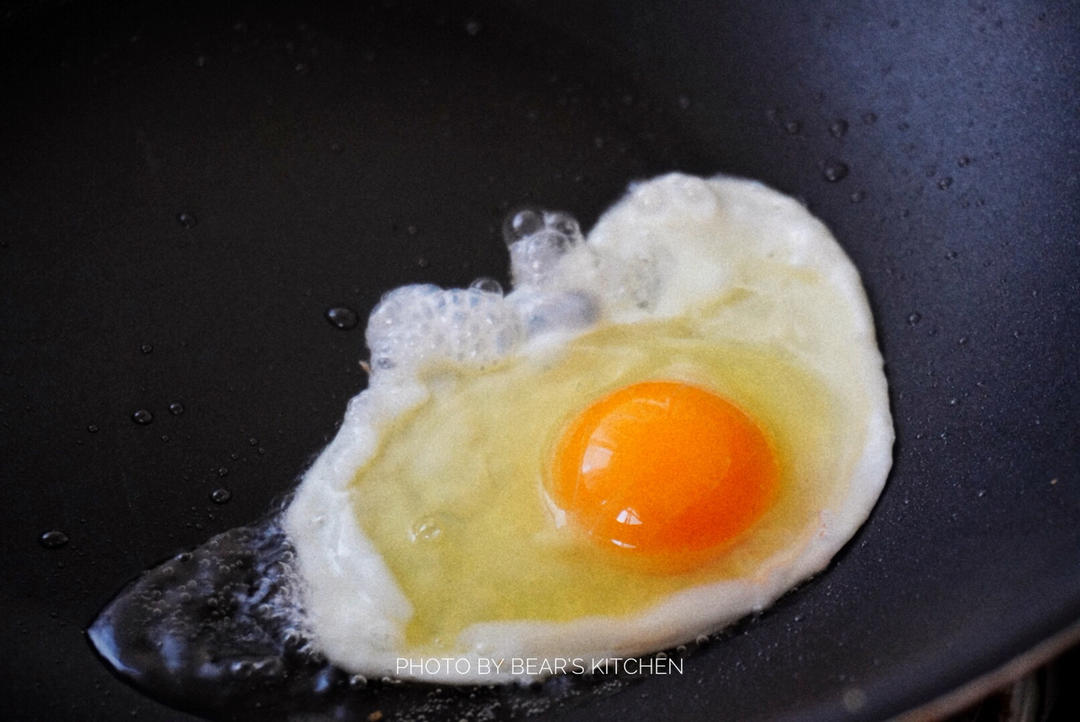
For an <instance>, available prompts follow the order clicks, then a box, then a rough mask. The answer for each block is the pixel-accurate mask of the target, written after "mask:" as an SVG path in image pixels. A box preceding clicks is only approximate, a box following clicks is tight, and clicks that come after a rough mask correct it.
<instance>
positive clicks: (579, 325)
mask: <svg viewBox="0 0 1080 722" xmlns="http://www.w3.org/2000/svg"><path fill="white" fill-rule="evenodd" d="M509 240H510V241H511V244H510V247H509V250H510V260H511V276H512V279H513V289H512V290H511V291H510V292H509V293H505V294H504V293H503V292H502V290H501V289H500V288H499V287H498V285H497V284H495V283H493V282H490V281H480V282H477V283H474V284H473V286H472V287H470V288H468V289H449V290H444V289H440V288H437V287H435V286H430V285H416V286H406V287H403V288H400V289H397V290H395V291H392V292H390V293H388V294H387V295H385V296H384V297H383V299H382V301H381V302H380V303H379V305H378V306H377V307H376V308H375V310H374V311H373V312H372V315H371V318H370V319H369V322H368V327H367V342H368V346H369V348H370V351H371V359H370V367H371V376H370V380H369V384H368V388H367V389H365V390H364V391H363V392H361V393H360V394H359V395H358V396H356V397H355V398H353V399H352V400H351V401H350V403H349V405H348V410H347V412H346V415H345V419H344V422H343V424H342V427H341V429H340V430H339V432H338V434H337V436H336V437H335V438H334V440H333V441H332V442H331V443H330V445H329V446H328V447H327V448H326V449H325V451H324V452H323V453H322V454H321V455H320V456H319V458H318V459H317V460H316V461H315V463H314V464H313V465H312V467H311V468H310V470H308V472H307V473H306V474H305V475H304V478H303V480H302V483H301V485H300V487H299V488H298V490H297V492H296V494H295V496H294V498H293V500H292V502H291V505H290V507H289V508H288V510H287V512H286V515H285V528H286V531H287V533H288V535H289V537H290V539H291V540H292V542H293V545H294V546H295V549H296V554H297V564H298V568H299V571H300V575H301V578H302V587H303V591H302V596H303V606H304V609H305V618H306V624H307V627H308V630H307V631H308V633H309V634H310V636H311V637H312V638H313V639H314V642H315V644H316V646H317V647H318V648H319V650H320V651H321V652H322V653H323V654H325V655H326V657H327V658H329V659H330V660H331V661H332V662H334V663H336V664H337V665H339V666H341V667H343V668H345V669H347V670H350V671H352V672H355V673H360V674H364V675H368V676H371V675H375V676H383V675H390V676H393V675H395V674H398V675H402V676H406V677H410V678H415V679H424V680H429V681H438V682H458V683H469V682H485V683H487V682H494V681H505V680H508V679H512V678H529V677H530V676H533V674H535V673H526V674H522V673H520V672H517V673H515V671H514V670H512V669H511V668H510V667H509V666H494V665H492V664H490V663H489V664H484V663H483V662H484V661H491V660H504V661H505V660H507V659H530V660H533V661H534V662H537V663H538V664H535V665H532V666H531V667H530V668H531V669H553V668H558V666H557V664H556V661H557V660H566V659H592V660H596V659H604V658H613V657H629V656H634V655H641V654H646V653H649V652H653V651H657V650H661V649H664V648H667V647H671V646H675V645H678V644H680V643H685V642H687V641H689V640H693V639H695V638H696V637H698V636H699V635H702V634H707V633H710V632H713V631H715V630H718V629H720V628H722V627H723V626H725V625H727V624H729V623H731V622H733V621H735V620H737V619H739V618H740V617H743V616H745V615H746V614H748V613H751V612H755V611H759V610H762V609H764V608H765V607H766V606H767V605H769V604H770V603H771V602H772V601H773V600H775V599H776V598H777V597H778V596H780V595H781V594H783V593H784V592H785V591H786V590H788V589H790V588H791V587H792V586H793V585H795V584H796V583H798V582H799V581H801V580H803V579H805V578H807V577H808V576H810V575H812V574H814V573H816V572H818V571H820V570H821V569H822V568H824V567H825V566H826V565H827V563H828V562H829V560H830V558H831V557H832V556H833V555H834V554H835V553H836V552H837V551H838V550H839V549H840V548H841V547H842V546H843V544H844V543H845V542H846V541H847V540H848V539H849V538H850V537H851V536H852V535H853V534H854V532H855V531H856V529H857V528H858V527H859V526H860V525H861V524H862V522H863V521H864V520H865V519H866V517H867V515H868V514H869V512H870V510H871V508H872V507H873V505H874V502H875V501H876V499H877V497H878V496H879V494H880V492H881V490H882V488H883V486H884V483H885V479H886V476H887V474H888V471H889V468H890V465H891V448H892V441H893V428H892V420H891V417H890V413H889V405H888V397H887V389H886V381H885V376H884V373H883V369H882V359H881V355H880V353H879V351H878V349H877V345H876V342H875V338H874V326H873V320H872V317H871V313H870V309H869V307H868V304H867V300H866V297H865V294H864V291H863V288H862V286H861V283H860V281H859V276H858V273H857V272H856V270H855V268H854V266H853V265H852V263H851V262H850V260H849V259H848V258H847V256H846V255H845V254H844V252H843V250H842V249H841V248H840V246H839V245H838V244H837V242H836V241H835V239H834V238H833V237H832V235H831V234H830V233H829V231H828V230H827V229H826V227H825V226H824V225H823V224H822V223H821V222H819V221H818V220H817V219H815V218H814V217H813V216H812V215H811V214H810V213H809V212H808V211H807V210H806V209H805V208H804V207H803V206H802V205H800V204H799V203H798V202H796V201H795V200H793V199H791V198H789V197H787V196H784V195H782V194H780V193H778V192H776V191H774V190H771V189H769V188H767V187H766V186H764V185H762V184H760V183H756V182H752V181H748V180H742V179H736V178H729V177H715V178H711V179H702V178H696V177H691V176H687V175H682V174H670V175H666V176H663V177H659V178H656V179H653V180H650V181H646V182H641V183H637V184H634V185H632V186H631V188H630V190H629V192H628V193H627V195H626V196H625V197H624V198H623V199H621V200H620V201H619V202H617V203H616V204H615V205H614V206H613V207H612V208H611V209H609V210H608V211H607V212H606V213H605V214H604V215H603V216H602V217H601V218H600V220H599V221H598V222H597V224H596V225H595V227H594V228H593V229H592V231H591V232H590V233H589V234H588V237H587V238H586V237H583V236H582V234H581V232H580V231H579V229H578V226H577V223H576V222H575V221H574V220H573V218H571V217H570V216H568V215H566V214H562V213H546V212H536V211H529V212H524V213H520V214H518V215H517V216H515V217H514V220H513V222H511V223H510V227H509ZM429 658H435V659H439V660H444V663H439V664H436V665H424V664H423V663H422V662H423V660H425V659H429ZM402 660H407V661H412V662H417V661H419V662H420V663H419V664H411V665H405V666H404V667H403V665H402V664H401V661H402ZM545 662H547V664H546V665H545ZM403 669H404V671H403Z"/></svg>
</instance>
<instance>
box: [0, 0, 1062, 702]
mask: <svg viewBox="0 0 1080 722" xmlns="http://www.w3.org/2000/svg"><path fill="white" fill-rule="evenodd" d="M304 5H305V4H303V3H296V4H295V6H291V5H290V4H288V3H278V4H274V5H273V7H266V6H265V4H262V3H260V4H259V5H258V6H256V5H255V4H254V3H252V4H251V5H250V6H249V5H243V4H241V5H237V6H231V7H228V8H220V7H217V4H215V3H194V4H193V3H149V2H147V3H139V2H131V3H104V4H103V3H88V2H87V3H75V2H73V3H47V4H43V5H40V4H36V3H5V5H4V7H5V8H6V10H4V15H3V19H2V21H0V22H2V41H3V42H2V43H0V47H2V50H0V52H3V54H4V62H3V76H2V77H3V95H2V97H3V102H2V109H0V119H2V120H0V130H2V135H0V167H2V169H3V171H2V172H0V214H2V216H0V221H2V222H0V293H2V294H3V299H4V300H3V317H2V324H3V325H2V334H3V339H4V344H3V351H2V365H0V372H2V373H0V384H2V387H3V397H2V402H0V403H2V406H0V428H2V430H3V433H2V435H0V445H2V446H0V469H2V472H0V473H2V475H3V476H2V484H3V489H4V492H5V494H4V504H3V509H4V511H3V525H2V534H3V538H4V555H3V562H2V563H3V572H4V579H5V580H6V583H5V585H4V591H3V593H2V596H0V600H2V611H3V615H4V619H5V621H4V624H2V625H0V629H2V630H3V631H2V632H0V634H2V638H3V653H2V654H0V679H3V680H4V681H3V694H2V695H0V707H2V708H4V712H5V717H6V718H9V719H50V720H65V719H68V720H76V719H77V720H85V719H109V720H112V719H120V718H124V717H127V716H129V715H134V716H135V717H136V718H138V719H178V718H180V716H181V715H180V713H178V712H175V711H174V710H171V709H169V708H167V707H165V706H162V705H160V704H158V703H156V702H154V701H152V700H150V699H148V698H147V697H145V696H143V695H142V694H140V693H139V692H137V691H135V690H133V689H131V688H130V687H128V686H125V685H124V684H123V683H122V682H121V681H119V680H118V679H117V678H116V677H114V676H112V675H111V674H110V672H109V671H108V670H107V669H106V667H105V666H104V665H103V664H101V663H100V661H99V660H98V659H97V658H95V656H94V654H93V653H92V651H91V649H90V647H89V645H88V644H87V643H86V640H85V639H84V636H83V629H84V628H85V626H86V625H87V624H88V623H89V622H90V621H91V620H92V619H93V617H94V615H95V614H96V613H97V611H98V610H99V609H100V607H101V606H102V605H103V604H104V603H105V602H106V601H108V599H109V598H110V597H111V596H112V595H113V594H114V593H115V592H116V591H117V590H118V589H119V588H120V587H121V586H122V585H123V583H124V582H125V581H127V580H129V579H130V578H132V577H134V576H135V575H137V574H138V573H139V572H140V571H141V570H143V569H144V568H147V567H149V566H151V565H152V564H154V563H155V562H157V561H160V560H161V559H163V558H165V557H167V556H169V555H170V554H172V553H175V552H176V551H178V550H180V549H183V548H186V547H190V546H193V545H196V544H198V543H200V542H202V541H203V540H205V539H206V538H207V537H209V536H210V535H211V534H213V533H216V532H218V531H222V530H224V529H227V528H229V527H233V526H236V525H240V524H243V523H245V522H249V521H251V520H253V519H255V518H257V517H259V516H260V515H261V514H262V513H263V512H264V511H266V510H267V509H269V508H270V506H271V504H272V501H273V500H274V499H275V498H277V497H279V496H280V495H282V494H283V493H285V492H286V491H287V490H289V489H290V488H291V487H292V485H293V484H294V481H295V479H296V478H297V476H298V475H299V474H300V473H301V472H302V471H303V470H304V468H305V467H306V465H307V464H308V463H309V461H310V459H311V458H312V457H313V455H314V454H316V453H317V452H318V451H319V449H320V448H321V447H322V446H323V445H324V444H325V443H326V442H327V441H328V440H329V439H330V437H331V436H332V434H333V433H334V430H335V428H336V425H337V423H338V421H339V419H340V417H341V416H342V413H343V410H344V404H345V401H346V399H348V398H349V397H350V396H352V395H353V394H355V393H356V392H357V391H358V390H360V389H361V388H362V387H363V384H364V375H363V373H362V371H361V370H360V368H359V367H358V365H357V361H358V360H359V359H360V358H362V357H363V356H364V353H365V352H364V348H363V339H362V335H361V332H360V331H359V330H351V331H343V330H340V329H338V328H336V327H335V326H333V325H331V324H330V323H328V322H327V321H326V320H325V319H324V312H325V311H326V310H327V309H328V308H330V307H333V306H338V305H345V306H348V307H351V308H353V309H354V310H356V311H357V312H359V313H360V315H361V316H364V315H366V313H367V311H368V310H369V309H370V308H371V306H372V305H373V304H374V302H375V301H376V300H377V299H378V297H379V294H380V293H381V292H383V291H385V290H387V289H389V288H392V287H394V286H397V285H400V284H402V283H406V282H416V281H427V282H433V283H438V284H443V285H461V284H464V283H467V282H468V281H469V280H470V279H472V278H474V277H476V276H480V275H488V276H495V277H504V275H505V266H506V261H505V251H504V249H503V246H502V243H501V241H500V240H499V237H498V226H499V224H500V222H501V221H502V218H503V215H504V213H505V212H506V211H507V209H509V208H511V207H513V206H518V205H521V204H523V203H538V204H542V205H544V206H546V207H550V208H563V209H567V210H570V211H572V212H575V213H576V214H578V216H579V217H580V218H581V219H582V220H583V222H584V223H585V225H586V226H588V225H590V224H591V222H592V221H593V220H595V218H596V216H597V215H598V213H599V212H600V211H601V210H603V209H604V208H605V207H606V206H607V205H609V204H610V203H611V202H612V201H614V200H615V199H616V198H617V197H618V196H619V195H620V194H621V193H622V191H623V190H624V188H625V186H626V184H627V182H628V181H630V180H632V179H635V178H642V177H647V176H651V175H654V174H657V173H660V172H663V171H667V170H672V169H679V170H684V171H688V172H694V173H700V174H712V173H715V172H726V173H730V174H736V175H744V176H751V177H756V178H760V179H762V180H764V181H765V182H767V183H769V184H771V185H773V186H775V187H777V188H779V189H780V190H783V191H785V192H788V193H791V194H793V195H796V196H799V197H801V198H803V199H804V200H805V201H806V203H807V204H808V205H809V206H810V207H811V209H812V210H813V211H814V212H815V213H816V214H818V215H819V216H820V217H821V218H823V219H824V220H825V221H826V222H827V223H828V224H829V225H830V226H831V227H832V228H833V230H834V232H835V234H836V236H837V237H838V238H839V239H840V241H841V243H842V244H843V245H844V247H845V248H846V249H847V251H848V252H849V253H850V255H851V256H852V258H853V259H854V261H855V263H856V264H857V266H858V267H859V268H860V270H861V272H862V274H863V279H864V282H865V284H866V286H867V290H868V292H869V295H870V298H871V302H872V304H873V307H874V310H875V313H876V319H877V323H878V333H879V340H880V343H881V346H882V349H883V351H884V354H885V357H886V359H887V372H888V375H889V379H890V384H891V398H892V403H893V412H894V416H895V420H896V426H897V432H898V441H897V445H896V462H895V466H894V470H893V473H892V476H891V479H890V482H889V485H888V487H887V489H886V491H885V494H884V496H883V497H882V498H881V501H880V502H879V504H878V506H877V508H876V509H875V511H874V514H873V516H872V517H871V519H870V521H869V522H868V524H867V525H866V526H865V527H864V528H863V529H862V531H860V532H859V534H858V535H857V536H856V537H855V539H854V540H853V542H852V543H851V544H849V545H848V547H847V548H846V549H845V550H844V551H843V552H842V553H841V554H840V555H839V557H838V558H837V560H836V561H835V562H834V564H833V565H832V566H831V567H830V568H829V570H827V571H826V572H825V573H823V574H821V575H820V576H819V577H817V578H816V579H814V580H812V581H811V582H809V583H807V584H805V585H803V586H802V588H800V589H799V590H797V591H796V592H795V593H793V594H789V595H787V596H786V597H784V598H783V599H781V600H780V601H779V602H778V603H777V604H776V605H775V606H774V607H773V608H772V609H770V610H769V611H767V612H766V613H765V614H763V615H762V616H761V617H760V618H758V619H755V620H751V621H749V622H745V623H742V624H740V625H737V627H736V628H735V629H734V631H732V632H729V633H728V634H727V635H726V638H725V639H721V640H719V641H717V642H716V643H713V644H710V645H708V646H706V647H705V648H704V649H702V650H700V651H698V652H697V653H696V654H694V655H691V657H690V658H689V659H688V660H687V663H686V667H685V672H684V674H682V675H673V676H665V677H650V678H644V679H636V680H633V681H631V682H629V683H626V684H620V685H616V688H615V689H614V690H609V689H606V688H603V687H600V688H597V689H591V688H590V690H587V692H586V693H584V694H580V695H567V696H562V697H560V696H558V695H554V696H552V695H547V693H546V692H544V691H542V690H541V691H536V690H529V689H516V688H515V689H509V690H504V691H499V692H497V693H490V694H489V699H490V698H491V697H490V695H491V694H494V695H495V696H496V697H497V698H498V700H501V702H500V704H499V706H497V707H496V709H495V712H496V715H497V716H508V715H510V714H512V713H514V712H515V711H517V712H519V713H520V712H522V711H523V710H525V709H527V708H528V709H531V708H533V707H536V708H542V709H546V710H547V714H549V715H551V716H554V717H557V718H579V717H580V718H589V719H595V718H600V719H611V720H615V719H618V720H625V719H630V718H636V717H642V718H652V717H656V718H667V717H669V716H675V717H680V718H687V719H712V718H714V717H715V716H717V715H719V716H722V717H725V718H731V719H788V718H800V719H830V718H847V717H850V718H880V717H884V716H888V715H895V714H899V713H902V712H904V711H906V710H910V709H912V708H915V707H917V706H919V705H922V704H924V703H926V702H928V701H930V700H932V699H935V698H937V697H939V696H940V695H942V694H945V693H947V692H949V691H950V690H953V689H955V688H956V687H958V686H960V685H963V684H964V683H966V682H968V681H969V680H972V679H974V678H976V677H978V676H980V675H982V674H984V673H987V672H989V671H991V670H993V669H995V668H997V667H999V666H1000V665H1002V664H1003V663H1005V662H1007V661H1008V660H1010V659H1013V658H1015V657H1016V656H1017V655H1021V654H1022V653H1024V652H1026V651H1028V650H1030V649H1032V648H1033V647H1035V646H1036V645H1038V644H1039V643H1042V642H1044V641H1045V640H1048V639H1050V640H1052V642H1051V644H1050V646H1049V647H1043V648H1042V649H1051V648H1053V647H1054V646H1061V645H1062V644H1064V643H1065V642H1067V641H1068V640H1069V639H1070V638H1071V637H1070V636H1069V635H1070V634H1073V632H1072V631H1070V630H1075V626H1074V625H1075V624H1076V622H1077V620H1078V619H1080V566H1078V563H1080V525H1078V523H1077V521H1078V519H1080V514H1078V512H1080V473H1078V471H1080V469H1078V466H1080V463H1078V459H1080V454H1078V446H1080V445H1078V439H1080V434H1078V430H1080V429H1078V421H1077V410H1078V408H1080V392H1078V390H1077V389H1078V384H1077V377H1078V364H1077V361H1076V349H1077V346H1078V344H1080V330H1078V323H1077V319H1078V315H1080V302H1078V299H1080V284H1078V280H1077V279H1078V278H1080V247H1078V240H1077V239H1078V238H1080V203H1078V191H1080V188H1078V164H1077V150H1076V149H1077V148H1078V147H1080V115H1078V107H1080V99H1078V84H1077V71H1078V69H1080V58H1078V54H1080V43H1078V41H1077V38H1080V7H1078V6H1076V5H1073V4H1066V3H1027V2H1013V3H995V2H989V1H988V2H985V3H984V2H975V1H972V2H966V3H950V4H948V6H947V7H939V4H938V3H929V2H927V3H919V4H917V6H916V5H913V4H899V5H898V4H894V3H885V2H876V3H875V2H867V3H842V2H824V3H820V2H819V3H805V4H793V3H792V4H784V5H783V6H778V5H776V4H773V3H756V2H725V3H694V4H690V3H680V4H667V3H665V4H660V3H657V4H651V3H645V2H642V3H626V2H616V1H614V0H613V1H611V2H602V3H588V4H585V3H581V4H579V3H569V2H567V3H559V4H557V5H549V4H539V3H535V4H534V3H526V2H516V3H496V2H492V3H485V2H477V3H454V4H452V5H450V6H440V7H438V8H435V9H430V8H427V7H426V6H425V5H424V4H422V3H417V4H415V5H414V4H412V3H404V2H400V3H399V2H389V1H388V2H384V3H381V4H374V5H368V4H361V5H359V6H357V7H352V4H351V3H341V5H342V7H334V6H327V7H321V8H317V9H313V8H307V7H304ZM635 5H637V6H640V7H634V6H635ZM845 171H846V173H845ZM181 214H183V215H181ZM361 327H362V326H361ZM175 402H179V403H181V404H182V405H183V412H182V413H181V414H178V415H174V414H173V413H170V411H169V406H170V404H172V403H175ZM138 409H146V410H148V411H149V412H151V414H152V417H153V418H152V422H151V423H148V424H139V423H134V422H133V421H132V413H133V412H135V411H136V410H138ZM218 488H226V489H228V490H229V492H231V499H230V500H229V501H228V502H227V503H224V504H216V503H214V502H213V501H212V500H211V498H210V497H211V493H212V492H213V491H214V490H215V489H218ZM50 530H58V531H62V532H63V533H64V534H66V536H67V538H68V539H69V541H68V542H67V543H66V544H65V545H62V546H59V547H58V548H46V547H45V546H43V545H42V544H40V543H39V541H38V537H39V536H40V535H41V534H42V533H43V532H47V531H50ZM53 540H54V541H56V539H55V538H53ZM60 541H62V540H60ZM380 695H381V696H380ZM432 699H434V700H435V701H436V702H440V703H441V702H446V705H445V706H444V709H449V710H451V711H453V712H454V713H455V714H457V713H468V712H470V711H475V709H474V708H473V707H471V706H470V705H473V702H471V701H470V700H469V697H468V693H467V691H462V690H454V689H450V690H442V691H440V692H435V691H433V690H431V689H423V688H420V689H413V688H409V689H404V690H403V689H394V690H390V691H385V690H383V691H382V692H380V690H379V688H378V685H375V686H373V687H372V688H370V689H368V690H366V691H365V692H364V693H362V694H361V695H359V696H358V697H357V699H356V701H355V703H354V704H353V706H352V708H351V713H352V714H354V715H358V716H359V718H361V719H363V718H365V717H366V715H367V714H368V713H369V712H371V711H373V710H375V709H381V710H384V712H385V713H386V714H387V716H388V717H389V716H392V715H393V714H394V713H398V714H407V713H408V712H410V711H415V710H416V709H417V706H418V705H423V704H427V703H429V702H431V700H432ZM447 700H448V701H447ZM529 705H532V707H529ZM277 711H278V712H280V710H277ZM266 715H267V716H268V717H271V718H272V717H273V716H274V715H275V711H274V710H269V711H267V712H266Z"/></svg>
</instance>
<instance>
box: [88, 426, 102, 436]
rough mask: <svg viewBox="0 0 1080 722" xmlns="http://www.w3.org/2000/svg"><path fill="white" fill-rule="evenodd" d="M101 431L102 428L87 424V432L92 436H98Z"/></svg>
mask: <svg viewBox="0 0 1080 722" xmlns="http://www.w3.org/2000/svg"><path fill="white" fill-rule="evenodd" d="M99 429H100V427H99V426H98V425H97V424H87V426H86V430H87V431H89V432H90V433H91V434H96V433H97V432H98V431H99Z"/></svg>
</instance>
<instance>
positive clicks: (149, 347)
mask: <svg viewBox="0 0 1080 722" xmlns="http://www.w3.org/2000/svg"><path fill="white" fill-rule="evenodd" d="M139 351H141V352H142V353H143V354H144V355H145V354H150V353H154V345H153V344H149V343H144V344H142V345H141V346H139Z"/></svg>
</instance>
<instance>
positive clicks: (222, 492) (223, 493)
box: [210, 486, 232, 504]
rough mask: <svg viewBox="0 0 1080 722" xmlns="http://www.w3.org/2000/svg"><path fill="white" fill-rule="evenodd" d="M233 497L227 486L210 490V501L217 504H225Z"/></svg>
mask: <svg viewBox="0 0 1080 722" xmlns="http://www.w3.org/2000/svg"><path fill="white" fill-rule="evenodd" d="M229 499H232V492H231V491H229V490H228V489H226V488H225V487H223V486H222V487H219V488H217V489H214V490H213V491H211V492H210V501H212V502H214V503H215V504H224V503H226V502H228V501H229Z"/></svg>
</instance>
